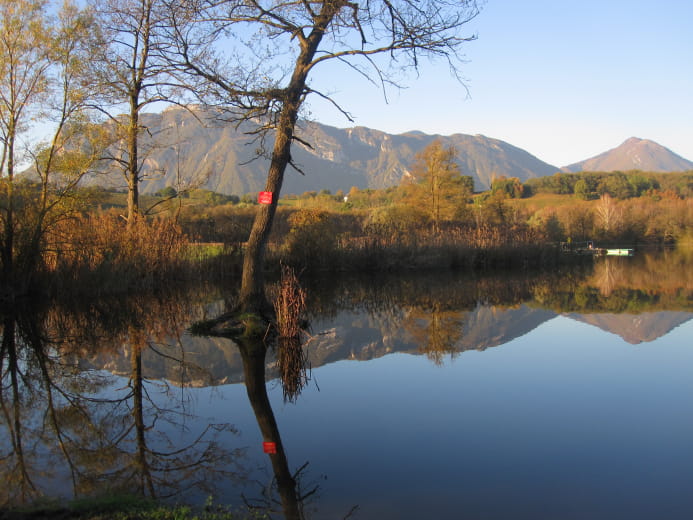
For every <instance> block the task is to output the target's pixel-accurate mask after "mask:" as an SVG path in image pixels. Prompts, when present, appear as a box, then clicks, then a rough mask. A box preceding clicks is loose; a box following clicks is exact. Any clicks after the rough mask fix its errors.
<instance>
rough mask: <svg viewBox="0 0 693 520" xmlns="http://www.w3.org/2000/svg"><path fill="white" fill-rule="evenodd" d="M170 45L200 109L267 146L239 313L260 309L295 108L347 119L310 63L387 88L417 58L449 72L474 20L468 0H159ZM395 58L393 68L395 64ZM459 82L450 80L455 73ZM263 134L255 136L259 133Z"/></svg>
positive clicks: (455, 71) (457, 65) (416, 62)
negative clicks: (330, 109)
mask: <svg viewBox="0 0 693 520" xmlns="http://www.w3.org/2000/svg"><path fill="white" fill-rule="evenodd" d="M169 2H170V4H169V5H170V12H171V13H172V14H173V15H174V18H175V20H174V21H173V22H172V23H171V29H172V31H173V32H172V34H171V37H170V41H171V42H172V43H174V42H175V46H176V48H175V51H176V54H177V55H176V56H175V57H174V58H173V59H174V60H175V61H176V62H177V65H178V70H179V71H180V72H182V73H187V74H190V75H192V76H193V77H197V78H200V80H201V84H200V85H198V92H199V93H200V94H201V95H204V96H205V99H206V100H211V101H208V102H211V103H216V104H218V105H220V106H223V107H224V108H226V109H229V110H232V111H235V114H234V115H232V116H231V117H232V118H236V120H237V121H241V120H253V121H255V122H259V123H260V124H261V126H260V129H259V130H258V131H259V132H265V131H269V130H272V131H273V132H274V144H273V147H272V151H271V160H270V166H269V171H268V174H267V182H266V185H265V191H267V192H270V193H271V194H272V199H271V202H270V203H269V204H263V205H261V206H260V209H259V210H258V212H257V214H256V217H255V221H254V223H253V227H252V231H251V234H250V238H249V240H248V247H247V251H246V255H245V258H244V265H243V278H242V288H241V293H240V306H241V308H242V309H243V310H245V311H251V312H264V311H265V310H266V309H267V308H268V303H267V300H266V298H265V295H264V283H263V276H262V269H263V261H264V256H265V250H266V246H267V241H268V238H269V234H270V231H271V228H272V222H273V219H274V215H275V211H276V208H277V200H278V198H279V195H280V192H281V188H282V183H283V180H284V173H285V171H286V168H287V166H289V165H291V166H293V167H295V168H296V169H298V170H299V171H300V169H299V168H298V166H297V165H296V164H295V163H294V162H293V161H292V157H291V145H292V143H293V142H294V141H299V142H302V143H303V144H308V143H305V142H304V141H302V140H301V139H300V137H298V136H297V135H296V132H295V130H296V123H297V121H298V118H299V113H300V109H301V106H302V105H303V102H304V101H305V99H306V98H307V96H308V95H310V94H314V95H316V96H319V97H321V98H323V99H326V100H328V101H329V102H331V103H332V104H333V105H334V106H335V107H336V108H337V109H338V110H340V111H341V112H342V113H343V114H344V115H345V116H346V117H347V118H349V119H350V116H349V114H348V113H347V112H346V111H345V110H344V109H342V108H341V107H339V106H338V104H337V103H336V102H335V101H334V99H332V98H331V97H330V96H329V95H328V94H326V93H324V92H320V91H318V90H315V89H313V88H312V86H311V85H310V84H309V77H310V76H311V74H313V73H314V72H315V71H317V69H318V68H319V66H321V65H324V64H326V63H328V62H335V61H337V62H340V63H342V64H343V65H344V66H345V67H350V68H351V69H353V70H355V71H357V72H358V73H360V74H362V75H363V76H364V77H366V78H368V79H369V80H370V81H372V82H373V83H376V84H380V85H381V86H382V87H386V86H389V85H396V81H395V78H396V77H397V74H398V73H399V72H401V71H402V70H403V69H412V68H413V69H417V68H418V66H419V59H420V58H421V57H423V56H426V57H439V58H442V59H444V60H447V63H448V64H449V65H450V70H451V71H452V73H453V74H455V75H457V74H458V71H459V68H460V66H461V60H460V54H459V53H460V48H461V46H462V44H463V43H464V42H466V41H469V40H471V39H473V37H465V36H462V35H461V31H462V28H463V26H464V24H465V23H467V22H468V21H470V20H471V19H472V18H473V17H474V16H476V14H477V12H478V10H477V6H476V2H475V1H474V0H455V1H452V0H373V1H369V2H357V1H348V0H319V1H310V0H286V1H276V0H274V1H261V0H169ZM400 59H401V61H400ZM458 77H459V76H458ZM263 135H264V134H263Z"/></svg>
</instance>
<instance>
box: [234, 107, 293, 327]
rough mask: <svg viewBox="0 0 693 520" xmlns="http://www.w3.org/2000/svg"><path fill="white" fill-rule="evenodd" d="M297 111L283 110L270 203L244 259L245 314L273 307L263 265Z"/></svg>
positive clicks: (264, 208)
mask: <svg viewBox="0 0 693 520" xmlns="http://www.w3.org/2000/svg"><path fill="white" fill-rule="evenodd" d="M296 114H297V109H296V110H293V111H292V110H289V109H288V108H286V107H285V108H284V109H283V110H282V115H281V117H280V120H279V127H278V128H277V137H276V141H275V143H274V150H273V152H272V162H271V164H270V169H269V173H268V175H267V184H266V185H265V191H269V192H270V193H272V202H271V203H270V204H261V205H260V208H259V209H258V212H257V214H256V215H255V220H254V221H253V228H252V230H251V231H250V238H249V239H248V247H247V249H246V252H245V257H244V259H243V277H242V281H241V294H240V306H241V309H242V310H243V311H244V312H254V313H259V314H262V313H264V312H266V311H267V310H268V309H269V308H270V304H269V302H268V301H267V299H266V297H265V291H264V276H263V263H264V258H265V251H266V249H267V241H268V240H269V235H270V232H271V231H272V222H273V221H274V215H275V213H276V212H277V199H278V198H279V193H280V192H281V189H282V183H283V181H284V172H285V171H286V167H287V165H288V164H289V160H290V157H291V156H290V153H291V139H292V136H293V131H294V125H295V121H296Z"/></svg>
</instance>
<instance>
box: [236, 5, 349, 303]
mask: <svg viewBox="0 0 693 520" xmlns="http://www.w3.org/2000/svg"><path fill="white" fill-rule="evenodd" d="M342 5H343V4H342V3H341V2H323V3H322V8H321V12H320V14H319V15H318V16H317V17H316V18H315V20H316V23H315V25H314V26H313V29H312V31H311V32H310V34H309V35H308V36H307V37H303V36H301V37H300V41H301V52H300V54H299V55H298V58H297V59H296V63H295V65H294V71H293V74H292V76H291V80H290V82H289V85H288V87H287V88H286V89H284V93H283V97H282V98H281V99H280V101H281V103H282V109H281V112H280V114H279V123H278V125H277V131H276V138H275V141H274V148H273V150H272V162H271V163H270V168H269V172H268V174H267V184H266V186H265V191H269V192H271V193H272V202H271V204H268V205H264V204H263V205H262V206H261V207H260V209H259V211H258V213H257V214H256V216H255V220H254V222H253V228H252V230H251V232H250V238H249V239H248V248H247V250H246V254H245V258H244V260H243V276H242V280H241V293H240V302H239V303H240V310H242V311H244V312H254V313H263V312H264V311H265V310H266V309H268V308H271V307H270V305H269V303H268V302H267V299H266V297H265V293H264V277H263V273H262V269H263V263H264V258H265V251H266V249H267V241H268V240H269V235H270V232H271V231H272V222H273V221H274V214H275V213H276V211H277V201H278V199H279V195H280V193H281V189H282V183H283V182H284V172H285V171H286V167H287V166H288V164H289V162H290V161H291V142H292V140H293V136H294V128H295V127H296V120H297V119H298V111H299V109H300V107H301V103H302V102H303V96H304V92H305V87H306V81H307V79H308V73H309V72H310V70H311V63H312V61H313V57H314V56H315V53H316V51H317V49H318V45H319V44H320V41H321V40H322V37H323V36H324V34H325V29H326V28H327V27H328V26H329V25H330V23H331V21H332V19H333V18H334V16H335V15H336V14H337V13H338V12H339V10H340V9H341V7H342Z"/></svg>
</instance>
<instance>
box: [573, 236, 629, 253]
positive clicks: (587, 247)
mask: <svg viewBox="0 0 693 520" xmlns="http://www.w3.org/2000/svg"><path fill="white" fill-rule="evenodd" d="M561 251H563V252H564V253H571V254H574V255H593V256H633V251H634V250H633V249H631V248H624V247H614V248H605V247H596V246H595V245H594V242H593V241H592V240H588V241H587V242H575V243H571V242H561Z"/></svg>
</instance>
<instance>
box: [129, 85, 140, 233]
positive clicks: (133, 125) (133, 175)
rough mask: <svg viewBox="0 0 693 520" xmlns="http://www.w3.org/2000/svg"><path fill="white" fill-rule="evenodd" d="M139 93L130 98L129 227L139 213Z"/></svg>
mask: <svg viewBox="0 0 693 520" xmlns="http://www.w3.org/2000/svg"><path fill="white" fill-rule="evenodd" d="M137 105H138V95H133V97H132V98H131V99H130V124H129V127H128V136H127V137H128V165H127V172H126V177H127V184H128V227H132V226H133V225H134V224H135V220H137V216H138V215H139V211H140V208H139V204H140V200H139V199H140V197H139V182H140V179H139V167H138V161H139V157H138V146H137V138H138V134H139V124H140V123H139V110H138V108H137Z"/></svg>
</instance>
